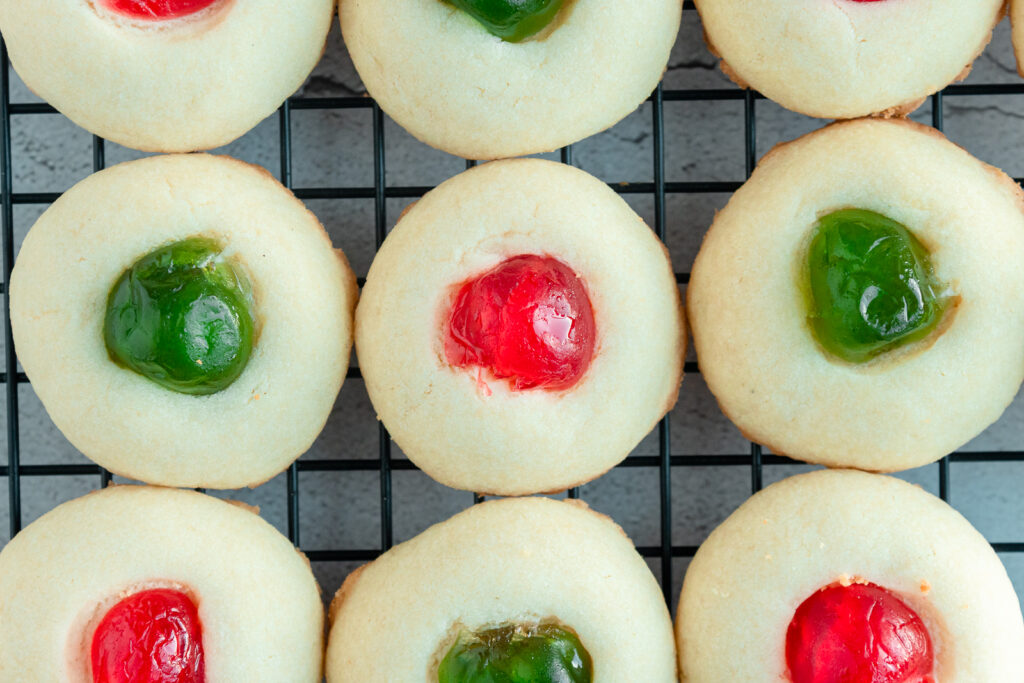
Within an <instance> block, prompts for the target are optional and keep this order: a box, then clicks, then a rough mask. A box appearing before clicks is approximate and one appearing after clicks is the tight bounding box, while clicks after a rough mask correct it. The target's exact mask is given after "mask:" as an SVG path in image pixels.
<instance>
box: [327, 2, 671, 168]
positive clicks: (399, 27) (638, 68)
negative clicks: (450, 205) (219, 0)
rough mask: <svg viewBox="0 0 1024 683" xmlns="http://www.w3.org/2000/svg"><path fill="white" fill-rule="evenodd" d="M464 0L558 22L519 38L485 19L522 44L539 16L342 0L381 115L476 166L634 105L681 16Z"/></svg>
mask: <svg viewBox="0 0 1024 683" xmlns="http://www.w3.org/2000/svg"><path fill="white" fill-rule="evenodd" d="M456 4H457V5H459V6H465V7H471V6H473V5H480V6H482V7H484V8H490V9H491V10H493V11H494V12H495V13H497V14H499V15H501V14H503V12H501V11H499V10H500V9H501V7H502V6H506V7H505V10H506V12H505V13H504V14H506V15H511V16H512V17H513V18H514V17H515V15H517V14H519V13H520V12H521V9H520V8H521V7H523V6H524V5H526V6H530V7H532V6H538V7H539V8H540V11H539V13H540V14H542V15H545V16H544V20H545V21H546V20H550V23H549V24H547V25H546V26H545V27H544V28H543V30H541V31H540V32H539V33H536V34H535V35H532V36H530V37H527V38H526V39H525V40H522V42H515V43H513V42H508V41H507V40H503V39H502V38H501V37H499V36H498V35H495V34H492V32H490V31H489V30H488V28H487V27H485V25H484V23H482V22H486V23H487V24H488V25H489V26H490V28H491V29H493V30H494V31H495V32H499V33H501V32H502V30H501V29H502V26H504V27H511V28H510V31H508V32H504V33H503V34H504V35H506V36H507V37H510V38H512V39H518V38H520V37H521V30H520V29H521V26H522V25H523V24H529V23H530V21H531V19H530V18H526V19H525V20H524V21H523V22H520V23H518V24H515V25H512V24H502V25H498V24H500V23H501V22H500V21H499V20H498V19H499V18H496V17H490V19H492V20H494V21H489V22H488V21H487V19H488V18H489V17H488V16H487V15H488V12H483V14H482V15H479V16H477V17H474V16H472V15H471V14H470V13H469V12H467V11H464V9H457V8H456V6H454V5H452V4H449V3H448V2H445V1H444V0H391V1H389V2H380V1H379V0H341V2H340V5H339V14H340V16H341V29H342V32H343V33H344V36H345V45H346V46H347V47H348V49H349V52H350V53H351V55H352V61H353V62H354V64H355V66H356V69H357V70H358V71H359V75H360V77H361V78H362V80H363V83H364V84H365V85H366V88H367V90H368V91H369V92H370V94H371V95H372V96H373V97H374V99H376V100H377V102H379V103H380V106H381V108H383V109H384V111H385V112H387V113H388V115H389V116H391V117H392V118H393V119H394V120H395V121H396V122H398V124H399V125H401V126H402V127H403V128H405V129H406V130H408V131H409V132H410V133H412V134H413V135H414V136H416V137H417V138H419V139H420V140H422V141H423V142H425V143H427V144H428V145H431V146H433V147H437V148H438V149H442V150H444V151H446V152H450V153H452V154H457V155H459V156H462V157H467V158H470V159H497V158H503V157H513V156H523V155H526V154H532V153H535V152H546V151H550V150H554V149H557V148H559V147H562V146H564V145H567V144H569V143H572V142H576V141H577V140H580V139H582V138H585V137H587V136H588V135H593V134H594V133H597V132H599V131H601V130H604V129H605V128H608V127H609V126H611V125H612V124H614V123H616V122H617V121H619V120H620V119H622V118H623V117H625V116H626V115H627V114H629V113H630V112H632V111H633V110H635V109H636V108H637V107H638V106H640V104H641V103H642V102H643V101H644V100H645V99H647V97H648V95H650V94H651V91H652V90H654V88H655V87H656V86H657V85H658V81H659V80H660V79H661V76H662V74H663V73H664V71H665V65H666V64H667V63H668V57H669V52H670V51H671V49H672V45H673V44H674V43H675V40H676V34H677V32H678V30H679V21H680V16H681V10H682V2H681V0H632V1H631V2H619V1H618V0H585V1H582V2H581V1H579V0H570V1H569V2H565V3H564V5H562V6H561V9H560V10H558V11H557V13H555V14H551V9H553V6H558V5H561V3H559V2H554V3H552V2H542V1H539V0H533V1H532V2H527V3H522V2H508V0H497V1H496V2H483V3H481V2H479V0H458V2H457V3H456ZM503 18H508V17H507V16H506V17H503ZM533 28H534V29H535V28H536V26H534V27H533ZM517 32H518V33H517ZM512 33H515V35H512Z"/></svg>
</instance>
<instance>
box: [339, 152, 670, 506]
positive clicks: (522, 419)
mask: <svg viewBox="0 0 1024 683" xmlns="http://www.w3.org/2000/svg"><path fill="white" fill-rule="evenodd" d="M520 254H537V255H548V256H553V257H554V258H557V259H559V260H561V261H562V262H563V263H566V264H567V265H568V266H569V267H571V268H572V269H573V270H575V272H576V273H577V275H579V276H580V278H582V280H583V283H584V286H585V287H586V290H587V294H588V295H589V297H590V302H591V306H592V308H593V312H594V320H595V323H596V328H597V343H596V347H595V353H594V357H593V361H592V362H591V365H590V368H589V369H588V370H587V372H586V374H585V375H584V376H583V377H582V378H581V379H580V380H579V382H578V383H577V384H575V385H574V386H573V387H571V388H570V389H568V390H565V391H559V392H552V391H546V390H544V389H532V390H525V391H518V392H517V391H512V390H511V389H510V388H509V383H508V382H507V381H504V380H493V379H489V378H487V377H486V376H481V377H478V372H477V370H476V369H475V368H466V369H456V368H452V367H451V366H449V365H448V364H447V362H446V360H445V355H444V348H443V338H444V337H443V334H444V329H445V326H446V325H447V321H448V314H449V310H450V306H451V300H452V298H453V297H454V295H455V293H457V291H458V287H459V286H460V285H461V284H462V283H464V282H465V281H467V280H469V279H471V278H473V277H476V276H478V275H479V274H481V273H483V272H485V271H487V270H489V269H490V268H492V267H494V266H495V265H497V264H498V263H501V262H502V261H504V260H505V259H507V258H509V257H512V256H517V255H520ZM685 345H686V340H685V329H684V324H683V318H682V308H681V306H680V301H679V290H678V288H677V286H676V282H675V276H674V274H673V272H672V267H671V263H670V262H669V259H668V254H667V251H666V250H665V248H664V246H663V245H662V244H661V242H660V241H659V240H658V239H657V237H655V235H654V233H653V232H652V231H651V230H650V229H649V228H648V227H647V226H646V225H645V224H644V223H643V221H642V220H641V219H640V218H639V217H638V216H637V215H636V214H635V213H633V211H632V210H631V209H630V208H629V206H628V205H627V204H626V203H625V202H624V201H623V200H622V199H621V198H620V197H618V196H617V195H616V194H615V193H614V192H613V191H612V190H611V189H609V188H608V187H607V185H605V184H604V183H602V182H600V181H599V180H597V179H596V178H594V177H592V176H590V175H588V174H586V173H584V172H583V171H580V170H578V169H575V168H572V167H569V166H565V165H562V164H556V163H553V162H548V161H541V160H537V159H520V160H512V161H498V162H492V163H488V164H484V165H482V166H479V167H476V168H474V169H472V170H469V171H467V172H465V173H462V174H460V175H458V176H456V177H454V178H452V179H451V180H448V181H447V182H445V183H443V184H441V185H440V186H438V187H437V188H436V189H435V190H433V191H432V192H430V193H428V194H427V195H426V196H425V197H423V199H422V200H421V201H419V202H418V203H417V204H415V205H414V206H413V207H412V208H410V209H409V210H408V211H407V212H406V213H405V214H404V215H403V216H402V218H401V219H400V220H399V222H398V225H397V226H396V227H395V228H394V230H393V231H392V232H391V234H390V235H389V236H388V238H387V240H386V241H385V243H384V245H383V247H382V248H381V250H380V252H379V253H378V254H377V257H376V258H375V259H374V262H373V264H372V265H371V267H370V271H369V274H368V276H367V279H366V286H365V287H364V288H363V295H362V298H361V300H360V304H359V308H358V310H357V312H356V349H357V354H358V357H359V364H360V368H361V369H362V372H363V377H364V379H365V380H366V388H367V390H368V391H369V394H370V398H371V400H372V401H373V405H374V407H375V408H376V410H377V414H378V416H379V417H380V419H381V420H382V421H383V422H384V425H385V426H386V427H387V428H388V429H389V430H390V431H391V434H392V436H393V437H394V439H395V441H396V442H397V443H398V445H399V446H400V447H401V448H402V450H403V452H404V453H405V454H406V455H407V456H408V457H409V458H410V459H411V460H412V461H413V462H415V463H416V464H417V465H418V466H419V467H421V468H422V469H423V470H424V471H425V472H426V473H427V474H429V475H430V476H431V477H433V478H435V479H437V480H438V481H440V482H441V483H443V484H446V485H448V486H452V487H455V488H460V489H466V490H471V491H477V492H481V493H493V494H500V495H521V494H527V493H537V492H541V491H557V490H562V489H566V488H568V487H570V486H574V485H576V484H580V483H582V482H585V481H589V480H590V479H593V478H594V477H597V476H599V475H601V474H602V473H604V472H605V471H607V470H608V469H610V468H611V467H612V466H613V465H615V464H616V463H617V462H619V461H621V460H622V459H623V458H625V457H626V455H628V454H629V451H630V450H631V449H632V448H633V447H634V446H636V444H637V443H638V442H639V441H640V440H641V439H642V438H643V437H644V436H645V435H646V434H647V433H648V432H650V430H651V429H652V428H653V427H654V425H655V424H656V423H657V421H658V419H659V418H660V417H661V416H662V415H664V414H665V413H666V412H667V411H668V410H669V408H671V406H672V405H673V404H674V403H675V401H676V397H677V395H678V391H679V382H680V380H681V377H682V363H683V354H684V352H685Z"/></svg>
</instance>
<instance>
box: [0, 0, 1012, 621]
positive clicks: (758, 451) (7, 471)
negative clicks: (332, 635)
mask: <svg viewBox="0 0 1024 683" xmlns="http://www.w3.org/2000/svg"><path fill="white" fill-rule="evenodd" d="M685 9H687V10H693V6H692V3H691V2H690V1H689V0H687V2H686V5H685ZM10 90H11V88H10V63H9V60H8V56H7V50H6V48H5V47H4V48H3V49H2V54H0V210H2V213H0V221H2V232H3V241H2V244H3V282H2V283H0V288H2V291H3V294H4V321H3V322H4V338H5V342H6V346H5V358H4V361H5V370H4V372H2V373H0V382H2V383H3V384H4V390H5V401H6V421H7V425H6V427H7V464H6V465H5V466H0V477H6V479H7V486H8V494H9V512H10V532H11V536H12V537H13V536H14V535H15V534H16V533H17V532H18V531H19V530H20V529H21V527H22V495H21V479H22V477H52V476H68V475H95V476H96V483H97V485H98V486H106V485H107V484H108V483H109V482H110V479H111V476H110V473H109V472H107V471H106V470H104V469H103V468H101V467H99V466H98V465H22V464H21V463H20V456H19V427H18V391H17V390H18V385H19V384H21V383H27V382H28V379H27V378H26V377H25V375H24V373H18V372H17V359H16V356H15V349H14V343H13V339H12V336H11V324H10V315H9V312H10V311H9V300H8V299H9V297H8V295H7V289H6V283H7V282H8V281H9V278H10V274H11V269H12V268H13V265H14V236H13V224H14V218H13V207H14V206H15V205H17V204H48V203H51V202H53V201H54V200H55V199H56V198H57V197H58V196H59V193H57V192H52V193H51V192H44V193H40V192H32V193H14V192H13V188H12V175H13V174H12V147H11V119H12V117H15V116H29V115H34V114H52V113H55V110H54V109H53V108H52V107H50V106H49V105H46V104H36V103H25V104H19V103H12V102H11V101H10ZM1010 94H1024V83H1020V84H1009V85H1006V84H1003V85H996V84H990V85H957V86H950V87H949V88H947V89H946V90H944V91H943V92H942V93H939V94H936V95H934V96H932V125H934V126H935V127H936V128H938V129H939V130H941V129H942V125H943V101H944V98H946V97H968V96H975V95H1010ZM759 99H761V96H760V95H757V94H756V93H753V92H750V91H742V90H739V89H736V88H721V89H718V88H715V89H697V90H694V89H678V90H676V89H665V88H663V87H662V86H659V87H658V89H657V90H655V92H654V93H653V94H652V95H651V97H650V100H649V101H650V103H651V105H652V106H651V112H652V125H653V158H652V160H651V163H652V165H653V182H637V183H632V182H631V183H612V184H611V187H612V188H613V189H615V190H616V191H617V192H619V193H621V194H644V195H649V196H651V197H653V200H654V226H653V228H654V230H655V232H656V233H657V235H658V237H659V238H661V239H662V240H664V239H665V226H666V220H665V205H666V195H668V194H675V193H722V192H733V191H735V190H736V189H737V188H738V187H739V186H740V185H741V184H742V182H741V181H735V182H712V181H692V182H669V181H667V180H666V177H665V134H664V131H665V126H664V109H665V103H666V102H678V101H731V102H736V104H737V106H742V107H743V112H744V155H745V164H746V175H747V176H748V177H749V175H750V174H751V173H752V172H753V169H754V165H755V164H756V160H757V154H756V136H757V118H756V108H757V107H756V105H757V101H758V100H759ZM314 109H318V110H340V109H359V110H365V111H367V113H368V114H369V115H370V116H371V117H372V122H373V186H372V187H293V183H292V136H291V130H292V116H291V115H292V112H293V111H296V110H314ZM278 125H279V131H280V168H279V174H280V176H279V177H280V180H281V181H282V182H283V183H284V185H286V186H287V187H289V188H291V189H292V190H293V192H294V193H295V194H296V196H298V197H299V198H300V199H303V200H312V199H353V198H363V199H373V200H374V226H373V230H374V236H375V241H376V246H377V247H378V248H379V247H380V245H381V243H382V242H383V240H384V237H385V236H386V233H387V223H388V218H387V212H386V200H387V199H390V198H415V197H420V196H422V195H423V194H424V193H426V192H427V191H428V190H430V189H431V188H430V187H420V186H389V185H387V183H386V180H385V170H386V158H385V147H384V114H383V112H382V111H381V109H380V107H378V106H377V104H376V103H375V102H374V101H373V100H372V99H370V98H364V97H315V98H313V97H293V98H291V99H289V100H288V101H287V102H285V103H284V105H282V107H281V108H280V110H279V112H278ZM572 155H573V150H572V147H566V148H564V149H562V150H561V160H562V161H563V162H564V163H569V164H571V163H572ZM473 163H474V162H467V166H472V165H473ZM104 166H105V149H104V141H103V140H102V139H101V138H98V137H94V138H93V170H94V171H98V170H100V169H102V168H104ZM1018 182H1022V181H1021V180H1020V179H1018ZM676 278H677V281H678V282H679V283H680V284H685V283H687V282H688V280H689V273H677V274H676ZM686 372H687V373H693V372H699V368H698V366H697V364H696V363H687V364H686ZM359 376H360V375H359V370H358V368H350V369H349V372H348V377H349V378H353V377H359ZM669 429H670V427H669V419H668V417H666V418H664V419H662V421H661V422H660V424H659V425H658V427H657V437H658V454H657V455H651V456H642V455H639V456H631V457H629V458H627V459H626V460H625V461H624V462H623V463H622V464H620V465H619V466H618V467H622V468H648V469H656V470H657V471H658V475H659V487H658V493H659V512H660V515H659V521H660V542H659V543H658V544H657V545H649V546H641V547H640V548H639V551H640V553H641V554H642V555H643V556H644V557H647V558H656V559H657V560H658V561H659V562H660V566H661V578H662V587H663V590H664V594H665V598H666V600H667V601H668V602H669V604H671V603H672V601H673V600H674V595H673V586H672V577H673V572H672V566H673V561H674V560H675V559H676V558H687V557H692V556H693V554H694V553H695V552H696V550H697V546H695V545H673V543H672V515H671V500H672V483H671V473H672V470H673V468H688V467H732V468H736V467H746V468H749V470H750V490H751V492H756V491H758V490H760V488H761V486H762V482H763V475H764V468H766V467H772V466H777V465H788V464H797V463H795V461H793V460H790V459H789V458H785V457H780V456H777V455H771V454H766V453H764V452H762V448H761V446H760V445H758V444H756V443H751V444H750V447H749V452H748V453H742V454H733V455H679V454H673V453H672V452H671V446H670V443H671V442H670V432H669ZM952 462H963V463H980V462H1024V451H1008V452H970V453H967V452H958V453H954V454H952V455H949V456H947V457H945V458H943V459H942V460H941V461H940V462H939V463H937V465H935V468H936V476H937V478H938V491H939V495H940V496H941V497H942V498H943V499H944V500H947V499H948V498H949V494H950V486H951V481H950V463H952ZM411 469H416V468H415V466H414V465H413V464H412V463H411V462H409V461H408V460H405V459H400V458H393V457H392V452H391V441H390V438H389V436H388V433H387V431H386V430H385V429H384V427H383V426H379V452H378V457H377V458H376V459H338V460H335V459H330V460H328V459H302V460H300V461H298V462H297V463H295V464H293V465H292V466H291V467H290V468H289V469H288V470H287V475H286V484H287V490H286V492H283V494H284V495H286V496H287V508H286V509H287V531H288V536H289V538H290V539H291V541H292V542H293V543H294V544H295V545H296V546H298V547H301V534H300V528H299V505H300V495H299V478H300V475H301V474H302V473H309V472H355V471H371V472H378V473H379V477H380V529H381V538H380V544H379V547H373V548H336V549H323V550H309V549H306V550H305V552H306V554H307V555H308V556H309V559H310V560H311V561H313V562H339V561H369V560H372V559H374V558H375V557H377V556H378V555H379V554H380V553H381V552H383V551H384V550H386V549H388V548H389V547H391V545H392V544H393V542H394V533H393V515H392V505H393V494H392V473H393V472H394V471H399V470H411ZM569 495H570V496H571V497H577V496H578V495H579V491H578V490H576V489H574V490H571V491H570V492H569ZM481 499H482V498H481V497H480V496H474V501H476V502H479V501H480V500H481ZM992 545H993V547H994V548H995V550H996V551H998V552H1004V553H1024V539H1022V540H1021V541H1020V542H997V543H993V544H992Z"/></svg>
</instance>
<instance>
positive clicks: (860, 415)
mask: <svg viewBox="0 0 1024 683" xmlns="http://www.w3.org/2000/svg"><path fill="white" fill-rule="evenodd" d="M1021 196H1022V195H1021V190H1020V188H1019V187H1017V185H1016V184H1015V183H1014V182H1013V181H1012V180H1011V179H1010V178H1009V177H1007V176H1006V175H1005V174H1003V173H1002V172H1001V171H999V170H998V169H995V168H993V167H991V166H987V165H985V164H983V163H981V162H979V161H978V160H976V159H974V158H973V157H971V156H970V155H969V154H968V153H967V152H965V151H964V150H962V149H960V148H959V147H957V146H956V145H953V144H952V143H950V142H948V141H947V140H946V139H945V138H944V137H943V136H942V134H941V133H939V132H937V131H935V130H934V129H931V128H926V127H924V126H920V125H917V124H914V123H910V122H906V121H886V120H880V119H864V120H860V121H852V122H847V123H839V124H834V125H832V126H829V127H827V128H825V129H823V130H820V131H817V132H815V133H811V134H810V135H807V136H805V137H802V138H800V139H799V140H797V141H795V142H791V143H789V144H785V145H782V146H780V147H778V148H776V149H775V150H773V151H772V152H771V153H769V154H768V155H767V156H766V157H765V158H764V159H763V160H762V161H761V163H760V164H759V165H758V167H757V170H755V171H754V174H753V176H752V177H751V179H750V180H749V181H748V182H747V183H746V184H745V185H744V186H743V187H742V188H740V190H739V191H738V192H737V193H736V194H735V195H734V196H733V197H732V199H730V201H729V204H728V205H727V206H726V207H725V209H723V210H722V211H721V213H719V214H718V215H717V216H716V218H715V222H714V225H712V227H711V230H710V231H709V232H708V234H707V236H706V238H705V240H704V244H703V246H702V247H701V250H700V253H699V254H698V256H697V260H696V263H695V264H694V266H693V273H692V277H691V280H690V284H689V289H688V292H687V299H688V309H689V316H690V324H691V328H692V331H693V337H694V344H695V346H696V350H697V356H698V359H699V362H700V368H701V372H702V374H703V376H704V378H705V380H706V381H707V383H708V386H709V387H710V389H711V391H712V392H713V393H714V394H715V397H716V398H717V399H718V402H719V404H720V406H721V408H722V410H723V411H724V412H725V414H726V415H728V416H729V417H730V419H732V421H733V422H734V423H736V425H737V426H738V427H739V428H740V430H741V431H742V432H743V433H744V434H745V435H747V436H748V437H749V438H751V439H752V440H755V441H759V442H761V443H766V444H768V445H769V446H770V447H771V449H772V450H773V451H774V452H776V453H780V454H785V455H789V456H792V457H794V458H799V459H801V460H806V461H809V462H819V463H823V464H826V465H831V466H843V467H856V468H858V469H867V470H876V471H892V470H900V469H906V468H910V467H916V466H918V465H923V464H925V463H928V462H931V461H934V460H937V459H938V458H940V457H942V456H944V455H946V454H947V453H949V452H951V451H953V450H955V449H956V448H958V447H959V446H961V445H963V444H964V443H966V442H967V441H968V440H969V439H971V438H972V437H974V436H975V435H977V434H978V433H979V432H981V431H982V430H983V429H985V427H987V426H988V425H989V424H991V423H992V422H993V421H995V420H996V419H997V418H998V417H999V416H1000V414H1002V412H1003V410H1004V409H1005V408H1006V406H1007V405H1008V404H1009V403H1010V401H1011V400H1012V399H1013V397H1014V395H1015V394H1016V392H1017V389H1018V387H1019V386H1020V383H1021V379H1022V378H1024V353H1021V349H1024V270H1022V269H1021V268H1020V264H1021V263H1022V262H1024V215H1022V202H1021ZM848 209H853V211H846V210H848ZM818 235H821V236H822V240H820V241H815V237H816V236H818ZM858 235H859V236H858ZM882 236H884V237H885V240H883V241H881V242H877V244H878V245H883V244H884V243H888V244H890V245H891V247H884V246H881V247H880V248H878V249H876V250H874V251H870V249H869V248H870V247H871V246H872V244H874V243H875V240H876V239H877V238H878V237H882ZM843 240H849V241H847V242H844V241H843ZM847 247H849V248H851V249H852V250H853V251H850V252H844V249H847ZM887 249H888V251H887ZM858 250H859V251H858ZM854 252H856V253H854ZM812 263H813V269H812ZM812 271H813V272H812ZM858 271H860V272H858ZM851 273H852V274H851ZM900 273H902V274H904V275H906V276H907V277H906V278H903V279H901V278H899V277H897V275H898V274H900ZM829 278H834V279H833V280H830V279H829ZM823 333H825V334H824V336H823Z"/></svg>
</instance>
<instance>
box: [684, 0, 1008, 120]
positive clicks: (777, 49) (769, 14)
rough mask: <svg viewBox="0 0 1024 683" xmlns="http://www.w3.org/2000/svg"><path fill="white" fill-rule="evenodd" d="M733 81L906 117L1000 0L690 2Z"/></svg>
mask: <svg viewBox="0 0 1024 683" xmlns="http://www.w3.org/2000/svg"><path fill="white" fill-rule="evenodd" d="M696 4H697V9H698V10H699V11H700V16H701V20H702V21H703V23H704V32H705V36H706V37H707V41H708V45H709V46H710V47H711V49H712V51H714V52H715V53H716V54H718V55H720V56H721V57H722V69H723V70H724V71H725V72H726V73H727V74H728V75H729V76H730V77H731V78H732V79H733V80H735V81H736V82H737V83H739V84H740V85H742V86H744V87H751V88H754V89H755V90H758V91H760V92H761V93H763V94H764V95H765V96H766V97H769V98H771V99H773V100H775V101H776V102H778V103H779V104H781V105H782V106H784V107H786V108H787V109H792V110H793V111H798V112H801V113H803V114H808V115H810V116H820V117H822V118H829V119H848V118H855V117H858V116H866V115H868V114H878V113H883V114H886V115H903V114H906V113H908V112H910V111H912V110H914V109H916V108H917V106H918V105H919V104H920V103H921V102H922V101H924V99H925V98H926V97H927V96H928V95H931V94H932V93H934V92H936V91H938V90H941V89H942V88H944V87H946V86H947V85H949V84H950V83H952V82H953V81H954V80H957V79H958V78H962V77H964V76H965V75H966V74H967V72H968V71H969V69H970V66H971V63H972V62H973V61H974V59H975V58H976V57H977V56H978V55H979V54H981V51H982V50H983V49H984V48H985V45H986V44H988V41H989V39H990V38H991V37H992V29H993V28H994V27H995V25H996V24H997V23H998V22H999V20H1000V19H1001V18H1002V16H1003V6H1004V0H970V1H968V2H965V0H879V1H874V0H831V1H830V0H696Z"/></svg>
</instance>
